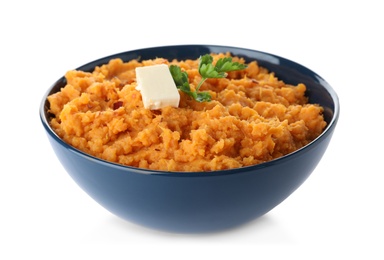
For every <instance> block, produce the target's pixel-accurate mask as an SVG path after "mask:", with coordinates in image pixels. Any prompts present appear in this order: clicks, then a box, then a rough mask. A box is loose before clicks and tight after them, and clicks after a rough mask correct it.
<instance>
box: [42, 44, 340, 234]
mask: <svg viewBox="0 0 384 260" xmlns="http://www.w3.org/2000/svg"><path fill="white" fill-rule="evenodd" d="M227 51H229V52H232V53H233V54H234V55H237V56H241V57H244V58H245V59H246V61H252V60H257V61H258V62H259V64H260V65H261V66H264V67H266V68H268V69H270V70H271V71H275V72H276V75H277V77H279V78H280V79H282V80H284V81H285V82H287V83H291V84H297V83H299V82H303V83H305V84H306V85H307V89H308V91H307V95H308V96H309V99H310V102H314V103H319V104H320V105H322V106H323V107H324V108H325V112H324V115H325V119H326V121H327V123H328V126H327V128H326V130H325V131H324V132H323V134H322V135H321V136H319V137H318V138H317V139H316V140H314V141H313V142H312V143H310V144H309V145H307V146H305V147H303V148H302V149H300V150H298V151H296V152H294V153H291V154H289V155H287V156H284V157H282V158H279V159H276V160H273V161H271V162H267V163H263V164H260V165H255V166H250V167H244V168H240V169H233V170H226V171H217V172H200V173H198V172H187V173H186V172H172V173H169V172H156V171H150V170H145V169H137V168H132V167H126V166H121V165H117V164H113V163H110V162H106V161H103V160H100V159H97V158H94V157H92V156H89V155H87V154H85V153H83V152H81V151H78V150H77V149H74V148H73V147H71V146H69V145H68V144H66V143H64V142H63V141H62V140H61V139H60V138H59V137H58V136H57V135H56V134H55V133H54V132H53V131H52V129H51V128H50V126H49V124H48V117H49V114H48V113H47V106H48V103H47V100H46V98H47V96H48V95H50V94H51V93H54V92H57V91H59V89H60V88H61V87H63V86H64V85H65V79H64V78H61V79H59V80H58V81H57V82H56V83H54V84H53V85H52V87H51V88H50V89H49V91H48V92H47V93H46V95H45V96H44V97H43V100H42V103H41V107H40V118H41V121H42V124H43V126H44V129H45V131H46V133H47V135H48V138H49V141H50V143H51V145H52V147H53V150H54V151H55V153H56V155H57V157H58V158H59V160H60V162H61V163H62V165H63V166H64V168H65V169H66V171H67V172H68V173H69V175H70V176H71V177H72V178H73V180H74V181H75V182H76V183H77V184H78V185H79V186H80V187H81V188H82V189H83V190H84V191H86V192H87V193H88V194H89V195H90V196H91V197H92V198H93V199H94V200H96V201H97V202H98V203H100V204H101V205H102V206H103V207H105V208H106V209H107V210H109V211H110V212H112V213H113V214H115V215H117V216H119V217H121V218H123V219H125V220H128V221H131V222H134V223H137V224H140V225H143V226H147V227H150V228H154V229H160V230H166V231H171V232H187V233H196V232H199V233H200V232H212V231H219V230H223V229H227V228H232V227H236V226H238V225H240V224H243V223H246V222H248V221H251V220H253V219H255V218H257V217H259V216H262V215H264V214H265V213H267V212H268V211H270V210H271V209H273V208H274V207H275V206H277V205H278V204H279V203H281V202H282V201H284V200H285V199H286V198H287V197H288V196H289V195H290V194H292V192H294V191H295V190H296V189H297V188H298V187H299V186H300V185H301V184H302V183H303V182H304V181H305V180H306V179H307V177H308V176H309V175H310V174H311V173H312V171H313V170H314V169H315V167H316V165H317V164H318V163H319V161H320V160H321V158H322V156H323V154H324V152H325V151H326V149H327V146H328V144H329V142H330V140H331V138H332V133H333V131H334V129H335V127H336V124H337V121H338V117H339V101H338V97H337V95H336V93H335V92H334V91H333V89H332V88H331V86H330V85H329V84H328V83H327V82H326V81H325V80H324V79H322V78H321V77H320V76H319V75H317V74H316V73H314V72H313V71H311V70H309V69H307V68H305V67H304V66H302V65H300V64H297V63H295V62H293V61H290V60H287V59H284V58H282V57H278V56H275V55H272V54H268V53H264V52H259V51H255V50H249V49H243V48H235V47H228V46H212V45H208V46H207V45H182V46H165V47H154V48H147V49H141V50H133V51H128V52H124V53H119V54H115V55H112V56H108V57H106V58H102V59H99V60H96V61H93V62H91V63H88V64H86V65H84V66H81V67H79V68H78V69H81V70H85V71H92V70H93V68H94V67H95V66H97V65H101V64H105V63H107V62H108V61H109V60H110V59H112V58H116V57H119V58H122V59H123V60H124V61H128V60H131V59H137V58H141V59H150V58H155V57H164V58H168V59H174V58H177V59H187V58H191V59H196V58H198V57H199V56H200V55H204V54H206V53H211V52H227Z"/></svg>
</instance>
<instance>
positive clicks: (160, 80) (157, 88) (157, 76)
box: [136, 64, 180, 109]
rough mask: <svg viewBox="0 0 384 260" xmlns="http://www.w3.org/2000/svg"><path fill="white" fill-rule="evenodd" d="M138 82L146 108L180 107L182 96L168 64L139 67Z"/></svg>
mask: <svg viewBox="0 0 384 260" xmlns="http://www.w3.org/2000/svg"><path fill="white" fill-rule="evenodd" d="M136 80H137V87H136V89H137V90H139V91H140V92H141V96H142V99H143V103H144V107H145V108H147V109H160V108H163V107H166V106H172V107H178V106H179V102H180V94H179V91H178V90H177V88H176V84H175V82H174V81H173V78H172V75H171V72H170V71H169V68H168V66H167V65H166V64H159V65H153V66H144V67H137V68H136Z"/></svg>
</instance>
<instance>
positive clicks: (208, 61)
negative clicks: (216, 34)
mask: <svg viewBox="0 0 384 260" xmlns="http://www.w3.org/2000/svg"><path fill="white" fill-rule="evenodd" d="M212 62H213V57H212V56H211V55H209V54H206V55H204V56H201V57H200V59H199V73H200V75H201V76H202V77H203V78H206V79H208V78H224V77H226V74H225V73H223V72H219V71H217V69H216V67H215V66H213V64H212Z"/></svg>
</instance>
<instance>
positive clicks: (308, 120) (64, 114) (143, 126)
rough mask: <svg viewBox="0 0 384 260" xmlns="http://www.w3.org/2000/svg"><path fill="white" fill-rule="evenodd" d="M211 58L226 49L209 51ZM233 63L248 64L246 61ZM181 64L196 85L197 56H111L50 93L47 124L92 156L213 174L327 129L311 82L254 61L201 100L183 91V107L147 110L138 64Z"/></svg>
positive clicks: (213, 83) (216, 82)
mask: <svg viewBox="0 0 384 260" xmlns="http://www.w3.org/2000/svg"><path fill="white" fill-rule="evenodd" d="M211 55H212V56H213V57H214V62H215V61H216V60H217V59H219V58H222V57H225V56H230V54H229V53H220V54H211ZM233 61H238V62H240V63H245V61H244V60H243V59H242V58H239V57H233ZM160 63H165V64H169V65H170V64H176V65H178V66H180V67H181V68H182V70H185V71H186V72H187V73H188V76H189V82H190V85H191V88H194V87H195V86H197V84H198V82H199V80H200V78H201V76H200V74H199V72H198V70H197V68H198V59H196V60H183V61H178V60H172V61H168V60H166V59H163V58H156V59H153V60H143V61H138V60H132V61H129V62H123V61H122V60H120V59H113V60H111V61H110V62H109V63H108V64H105V65H102V66H100V67H96V68H95V70H94V71H93V72H92V73H89V72H83V71H76V70H71V71H68V72H67V73H66V75H65V77H66V80H67V85H66V86H65V87H64V88H62V89H61V91H60V92H58V93H55V94H52V95H51V96H49V97H48V100H49V102H50V110H49V112H50V113H52V119H51V121H50V124H51V126H52V128H53V129H54V131H55V132H56V133H57V134H58V136H60V137H61V138H62V139H63V140H64V141H65V142H67V143H68V144H70V145H72V146H73V147H75V148H77V149H79V150H81V151H83V152H86V153H88V154H90V155H93V156H95V157H98V158H101V159H104V160H107V161H110V162H114V163H118V164H123V165H127V166H133V167H138V168H147V169H152V170H162V171H216V170H222V169H232V168H239V167H244V166H249V165H255V164H259V163H263V162H267V161H270V160H273V159H275V158H279V157H281V156H283V155H286V154H289V153H291V152H293V151H295V150H297V149H299V148H300V147H303V146H305V145H306V144H308V143H309V142H311V141H312V140H313V139H315V138H316V137H317V136H319V134H321V133H322V131H323V129H324V128H325V126H326V122H325V121H324V118H323V115H322V112H323V108H322V107H320V106H319V105H317V104H308V99H307V97H306V96H305V91H306V86H305V85H304V84H298V85H296V86H294V85H289V84H286V83H284V82H282V81H281V80H279V79H278V78H277V77H276V76H275V75H274V73H273V72H269V71H268V70H267V69H265V68H263V67H260V66H259V65H258V63H257V61H253V62H250V63H248V64H247V68H246V69H244V70H241V71H234V72H230V73H228V76H227V77H226V78H222V79H208V80H207V81H206V82H205V83H204V84H203V85H202V87H201V89H200V90H201V91H209V92H210V93H211V96H212V101H211V102H204V103H199V102H197V101H194V100H192V99H191V98H190V97H188V96H187V95H186V94H184V93H182V92H180V104H179V107H178V108H174V107H165V108H162V109H159V110H148V109H145V108H144V107H143V103H142V99H141V94H140V92H139V91H138V90H136V86H137V83H136V78H135V68H136V67H138V66H149V65H154V64H160Z"/></svg>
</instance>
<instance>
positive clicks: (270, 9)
mask: <svg viewBox="0 0 384 260" xmlns="http://www.w3.org/2000/svg"><path fill="white" fill-rule="evenodd" d="M249 3H253V4H249ZM249 3H247V2H246V1H200V0H195V1H166V0H164V1H152V2H151V1H145V0H140V1H139V0H137V1H136V0H135V1H113V0H109V1H83V2H82V1H68V0H67V1H38V0H35V1H2V2H1V4H0V28H1V31H0V32H1V36H0V37H1V40H0V44H1V45H0V46H1V47H0V55H1V56H0V66H1V67H0V68H1V69H0V77H1V78H0V84H1V86H0V88H1V89H0V95H1V96H0V106H1V110H0V111H1V112H0V113H1V120H0V131H1V132H0V140H1V141H0V147H1V151H2V153H1V156H0V162H1V163H0V165H1V166H0V167H1V168H0V170H1V175H0V211H1V213H0V239H1V241H0V259H119V258H121V259H123V258H124V259H129V258H130V259H138V258H144V257H148V258H152V259H156V258H159V257H162V256H166V257H167V258H170V259H197V258H198V259H212V258H215V259H244V258H246V257H247V258H251V257H252V258H253V259H256V257H259V258H258V259H283V258H289V259H294V258H295V259H350V258H351V257H357V258H356V259H383V258H384V252H383V249H382V248H380V247H381V246H383V244H384V243H383V241H384V235H383V234H384V224H383V221H384V214H383V213H382V209H383V205H384V203H383V198H384V182H383V181H384V178H383V173H384V170H383V166H382V165H383V158H382V157H383V147H384V142H383V127H382V126H383V106H382V103H383V94H384V93H383V88H384V85H383V75H384V65H383V60H384V51H383V46H384V42H383V39H382V36H383V24H384V19H383V8H382V7H381V6H379V5H378V4H379V3H380V1H370V0H366V1H337V0H335V1H317V2H315V1H292V0H291V1H252V2H251V1H249ZM174 44H217V45H232V46H237V47H244V48H251V49H256V50H260V51H265V52H269V53H273V54H277V55H279V56H283V57H285V58H288V59H292V60H294V61H296V62H298V63H300V64H302V65H305V66H307V67H309V68H310V69H312V70H314V71H315V72H317V73H318V74H319V75H320V76H322V77H323V78H324V79H325V80H327V81H328V82H329V83H330V84H331V85H332V86H333V88H334V89H335V91H336V92H337V93H338V95H339V98H340V103H341V115H340V120H339V123H338V125H337V128H336V131H335V133H334V136H333V139H332V141H331V144H330V145H329V147H328V150H327V152H326V154H325V155H324V157H323V159H322V161H321V162H320V164H319V166H318V167H317V168H316V170H315V171H314V172H313V174H312V175H311V176H310V177H309V179H308V180H307V181H306V182H305V183H304V184H303V185H302V186H301V187H300V188H299V189H298V190H297V191H296V192H295V193H294V194H292V195H291V196H290V197H289V198H288V199H287V200H285V201H284V202H283V203H282V204H280V205H279V206H277V207H276V208H275V209H273V210H272V211H271V212H269V213H268V214H266V215H265V216H263V217H261V218H259V219H257V220H255V221H253V222H251V223H249V224H246V225H244V226H241V227H238V228H236V229H233V230H229V231H225V232H219V233H213V234H204V235H188V234H172V233H166V232H159V231H155V230H150V229H147V228H144V227H141V226H137V225H135V224H131V223H128V222H125V221H123V220H121V219H119V218H117V217H115V216H114V215H112V214H111V213H109V212H107V211H106V210H105V209H104V208H102V207H101V206H99V205H98V204H97V203H96V202H94V201H93V200H92V199H91V198H90V197H89V196H88V195H86V194H85V193H84V192H83V191H82V190H81V189H80V188H79V187H78V186H77V185H76V184H75V183H74V182H73V181H72V179H71V178H70V177H69V176H68V175H67V173H66V172H65V171H64V170H63V168H62V166H61V165H60V164H59V162H58V160H57V159H56V157H55V155H54V154H53V151H52V149H51V147H50V145H49V143H48V139H47V137H46V135H45V133H44V130H43V127H42V125H41V123H40V119H39V115H38V111H39V105H40V102H41V99H42V97H43V95H44V93H45V92H46V90H47V89H48V88H49V87H50V86H51V84H53V82H54V81H55V80H56V79H58V78H59V77H61V76H62V75H63V74H64V73H65V72H66V71H67V70H69V69H73V68H76V67H78V66H81V65H83V64H85V63H87V62H89V61H92V60H95V59H97V58H101V57H104V56H107V55H110V54H114V53H118V52H123V51H127V50H133V49H138V48H143V47H154V46H160V45H174ZM134 257H135V258H134Z"/></svg>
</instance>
